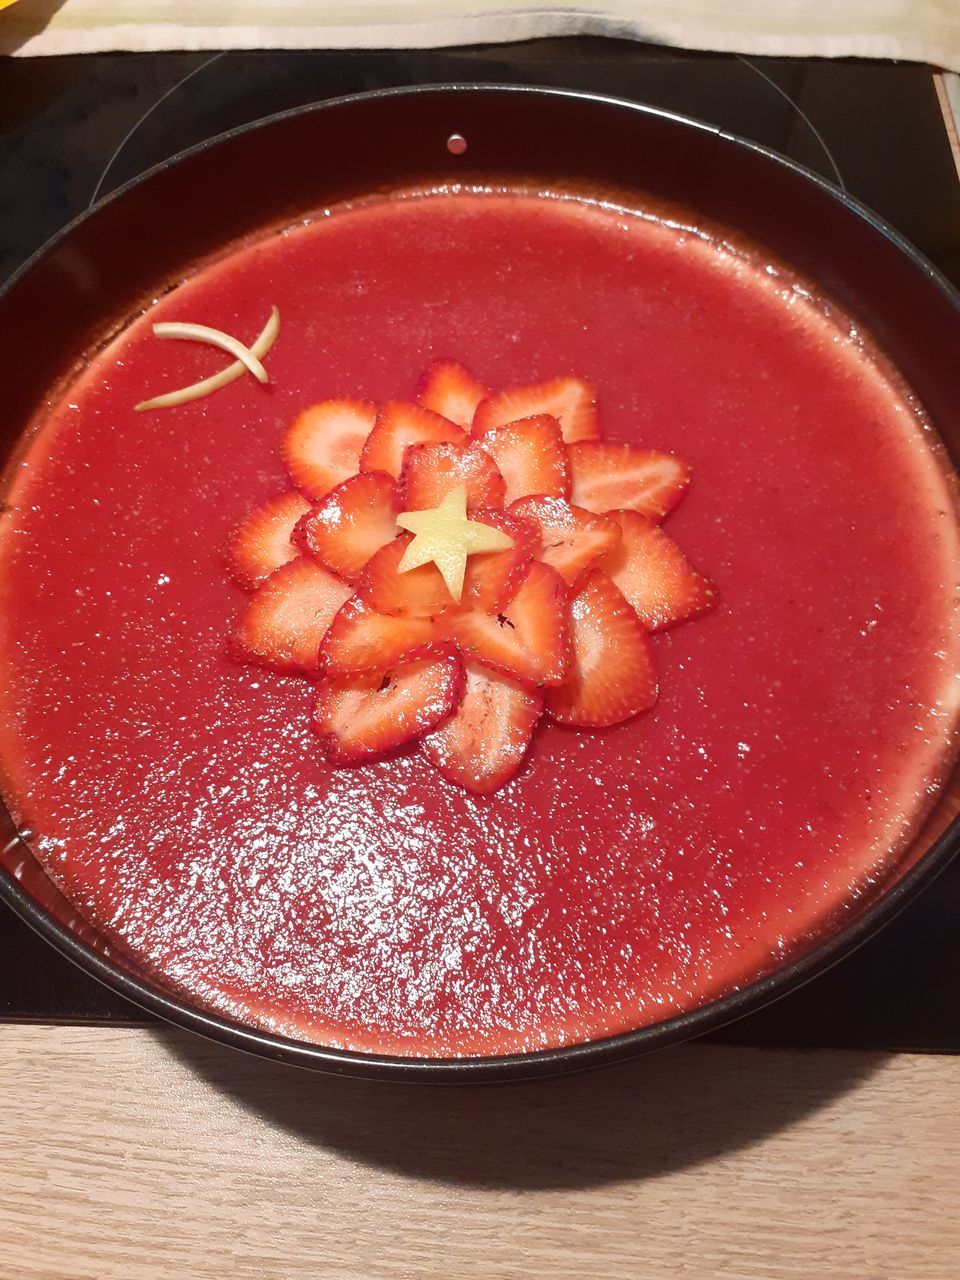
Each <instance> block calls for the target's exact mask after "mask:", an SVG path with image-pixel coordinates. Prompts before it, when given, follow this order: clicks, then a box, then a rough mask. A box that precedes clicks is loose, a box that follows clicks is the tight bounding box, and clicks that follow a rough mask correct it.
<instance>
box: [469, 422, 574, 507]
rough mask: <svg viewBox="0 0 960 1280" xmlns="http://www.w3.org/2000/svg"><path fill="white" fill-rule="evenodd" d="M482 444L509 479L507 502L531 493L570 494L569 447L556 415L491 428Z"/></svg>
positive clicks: (565, 495)
mask: <svg viewBox="0 0 960 1280" xmlns="http://www.w3.org/2000/svg"><path fill="white" fill-rule="evenodd" d="M480 443H481V444H482V445H483V447H484V449H486V451H487V453H489V454H490V456H491V458H493V460H494V462H495V463H496V464H497V466H498V468H499V469H500V473H501V475H502V476H503V478H504V480H505V481H506V482H507V494H506V498H505V501H506V502H507V503H511V502H516V500H517V499H518V498H525V497H527V495H528V494H531V493H545V494H548V495H549V496H550V497H554V498H566V497H569V494H570V468H569V466H568V464H567V448H566V445H565V444H564V443H563V436H562V435H561V434H560V426H559V424H558V422H557V420H556V418H550V417H548V416H547V415H546V414H540V415H539V416H538V417H536V418H524V419H523V420H522V421H519V422H510V423H508V424H507V425H506V426H503V427H498V428H497V429H496V430H495V431H488V432H487V433H486V435H484V436H482V437H481V438H480Z"/></svg>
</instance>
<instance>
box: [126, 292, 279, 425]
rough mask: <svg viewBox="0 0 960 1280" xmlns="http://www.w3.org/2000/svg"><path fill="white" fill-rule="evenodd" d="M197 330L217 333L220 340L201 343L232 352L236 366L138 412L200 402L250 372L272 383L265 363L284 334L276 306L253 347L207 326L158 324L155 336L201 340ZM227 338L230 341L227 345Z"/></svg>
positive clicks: (157, 399) (157, 398)
mask: <svg viewBox="0 0 960 1280" xmlns="http://www.w3.org/2000/svg"><path fill="white" fill-rule="evenodd" d="M171 329H176V330H177V332H176V333H171V332H169V331H170V330H171ZM161 330H162V331H163V332H161ZM197 330H199V331H200V333H201V334H204V335H206V334H216V335H217V340H216V341H213V339H211V338H209V337H201V338H200V341H203V342H213V345H214V346H218V347H220V348H221V349H222V350H224V351H229V352H230V354H231V355H236V356H237V359H236V360H235V361H234V363H233V364H228V365H227V367H226V368H225V369H221V370H220V372H219V373H215V374H213V375H212V376H211V377H209V378H204V379H203V380H202V381H200V382H192V383H191V384H190V385H189V386H188V387H180V388H179V389H178V390H176V391H167V392H166V393H165V394H164V395H161V396H154V397H153V399H152V400H142V401H141V402H140V403H139V404H138V405H135V406H134V408H135V409H136V410H137V412H138V413H139V412H143V410H145V409H170V408H173V406H174V405H178V404H186V403H187V401H188V400H199V399H200V397H201V396H206V395H209V394H210V392H211V391H217V390H219V389H220V387H225V386H226V385H227V384H228V383H229V382H233V381H235V379H237V378H240V377H242V376H243V374H244V373H246V372H248V371H249V372H251V373H254V375H255V376H256V377H257V379H258V380H259V381H260V382H266V381H268V379H267V371H266V369H264V367H263V365H262V363H261V361H262V360H263V357H264V356H265V355H266V354H267V353H268V352H269V350H270V348H271V347H272V346H273V344H274V343H275V342H276V340H277V335H278V334H279V332H280V312H279V311H278V310H277V308H276V307H271V309H270V319H269V320H268V321H267V323H266V324H265V325H264V327H263V329H262V331H261V333H260V335H259V337H258V338H257V339H256V341H255V342H253V343H251V345H250V346H249V347H245V346H243V343H241V342H237V340H236V339H235V338H231V337H230V335H229V334H225V333H221V332H220V330H219V329H208V328H207V327H206V326H205V325H188V324H174V323H170V324H155V325H154V326H153V331H154V333H155V334H156V335H157V337H160V338H187V337H190V338H196V337H198V334H197ZM185 331H189V332H185ZM223 339H226V342H224V341H223ZM227 343H230V344H231V345H229V346H228V345H227ZM233 344H235V345H233ZM238 347H239V348H240V349H241V350H242V351H243V355H240V354H239V352H238V351H237V350H236V348H238ZM250 357H252V360H253V365H254V366H258V367H259V369H260V373H262V374H263V376H262V377H260V374H258V373H256V369H255V368H254V367H253V366H252V365H251V362H250Z"/></svg>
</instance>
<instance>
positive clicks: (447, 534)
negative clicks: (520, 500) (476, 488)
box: [397, 485, 513, 602]
mask: <svg viewBox="0 0 960 1280" xmlns="http://www.w3.org/2000/svg"><path fill="white" fill-rule="evenodd" d="M397 524H398V525H399V526H400V528H401V529H407V530H408V531H409V532H410V533H412V534H413V535H414V538H413V541H412V542H411V543H410V545H409V546H408V547H407V549H406V551H405V552H404V554H403V559H402V560H401V561H400V563H399V565H398V566H397V572H398V573H407V572H408V571H409V570H410V569H419V568H420V566H421V565H424V564H429V563H431V562H432V563H433V564H435V565H436V566H437V568H438V569H439V570H440V572H441V574H442V575H443V580H444V582H445V583H446V584H447V590H448V591H449V592H450V594H451V596H453V598H454V600H456V601H458V602H459V600H460V597H461V595H462V594H463V576H464V574H465V572H466V568H467V556H471V555H474V554H475V553H476V552H478V551H506V550H507V549H508V548H509V547H512V546H513V539H512V538H511V537H510V535H509V534H506V533H504V532H503V531H502V530H500V529H494V528H493V527H492V525H489V524H481V523H480V522H479V521H477V520H468V519H467V487H466V485H461V486H460V487H459V488H458V489H452V490H451V491H450V493H448V494H447V496H446V497H445V498H444V499H443V501H442V502H441V503H440V505H439V506H438V507H433V508H432V509H431V510H429V511H404V512H402V513H401V514H400V515H399V516H397Z"/></svg>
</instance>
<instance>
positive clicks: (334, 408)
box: [281, 400, 377, 499]
mask: <svg viewBox="0 0 960 1280" xmlns="http://www.w3.org/2000/svg"><path fill="white" fill-rule="evenodd" d="M376 417H377V406H376V405H375V404H370V402H369V401H367V400H324V401H322V402H321V403H320V404H314V405H311V406H310V408H309V409H304V411H303V412H302V413H301V414H300V415H299V417H297V418H295V419H294V422H293V425H292V426H291V427H290V428H289V430H288V431H287V434H286V436H285V437H284V441H283V444H282V446H281V451H282V453H283V461H284V465H285V466H286V468H287V471H288V472H289V475H290V479H291V480H292V481H293V483H294V484H295V485H296V486H297V488H298V489H302V490H303V492H304V493H305V494H306V495H307V497H308V498H314V499H317V498H322V497H323V495H324V494H325V493H329V492H330V490H331V489H334V488H336V486H337V485H338V484H341V483H342V482H343V481H344V480H347V479H349V477H350V476H352V475H356V473H357V472H358V471H359V470H360V453H361V450H362V449H363V446H364V443H365V441H366V439H367V436H368V435H369V434H370V432H371V430H372V428H373V424H374V422H375V421H376Z"/></svg>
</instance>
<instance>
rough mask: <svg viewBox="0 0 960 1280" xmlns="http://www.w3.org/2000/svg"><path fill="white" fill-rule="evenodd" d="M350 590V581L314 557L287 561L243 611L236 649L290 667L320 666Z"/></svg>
mask: <svg viewBox="0 0 960 1280" xmlns="http://www.w3.org/2000/svg"><path fill="white" fill-rule="evenodd" d="M349 595H350V588H349V587H348V586H346V585H345V584H344V583H342V582H341V581H340V579H339V578H335V577H334V576H333V574H332V573H328V572H327V571H326V569H322V568H321V567H320V565H318V564H314V563H313V562H312V561H310V560H304V559H303V558H298V559H296V560H292V561H291V562H290V563H289V564H285V565H281V567H280V568H279V569H275V570H274V571H273V573H271V575H270V577H269V578H267V580H266V582H264V583H263V584H262V585H261V586H260V587H258V588H257V591H256V594H255V595H254V597H253V599H252V600H251V601H250V603H249V604H248V605H247V607H246V609H245V610H244V612H243V614H242V615H241V617H240V619H239V621H238V622H237V625H236V627H235V629H234V633H233V639H232V642H231V650H232V652H233V654H234V656H235V657H237V658H240V659H242V660H246V661H251V662H260V663H264V664H266V665H267V666H271V667H280V668H281V670H284V671H316V669H317V666H318V659H317V654H318V651H319V649H320V641H321V640H322V639H323V637H324V635H325V633H326V631H327V628H328V627H329V626H330V624H331V622H332V621H333V619H334V618H335V617H336V616H337V614H338V611H339V610H340V609H341V608H342V606H343V604H344V603H345V602H346V600H347V599H348V597H349Z"/></svg>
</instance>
